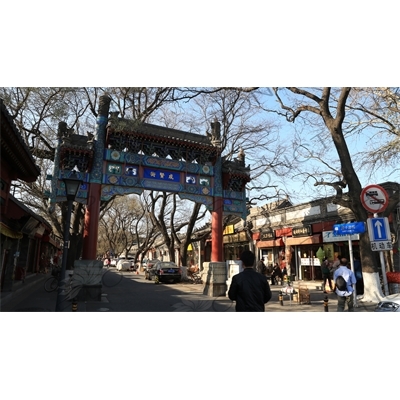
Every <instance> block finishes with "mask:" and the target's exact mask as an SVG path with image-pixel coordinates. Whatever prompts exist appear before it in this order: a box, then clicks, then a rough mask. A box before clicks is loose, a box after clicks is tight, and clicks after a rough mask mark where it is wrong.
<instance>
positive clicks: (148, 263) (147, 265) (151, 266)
mask: <svg viewBox="0 0 400 400" xmlns="http://www.w3.org/2000/svg"><path fill="white" fill-rule="evenodd" d="M159 261H160V260H159V259H157V258H153V259H152V260H146V264H145V266H144V269H145V271H147V270H148V269H150V268H153V266H154V264H155V263H158V262H159Z"/></svg>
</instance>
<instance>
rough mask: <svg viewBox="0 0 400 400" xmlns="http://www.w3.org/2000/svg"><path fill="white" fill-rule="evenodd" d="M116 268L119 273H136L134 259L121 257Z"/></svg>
mask: <svg viewBox="0 0 400 400" xmlns="http://www.w3.org/2000/svg"><path fill="white" fill-rule="evenodd" d="M116 268H117V270H118V271H135V270H136V267H135V259H134V258H133V257H128V258H126V257H120V258H119V259H118V262H117V265H116Z"/></svg>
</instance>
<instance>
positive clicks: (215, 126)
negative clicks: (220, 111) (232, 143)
mask: <svg viewBox="0 0 400 400" xmlns="http://www.w3.org/2000/svg"><path fill="white" fill-rule="evenodd" d="M206 134H207V137H208V138H209V139H210V141H211V144H212V145H213V146H215V147H221V123H220V122H218V119H217V117H214V122H211V133H210V132H208V131H206Z"/></svg>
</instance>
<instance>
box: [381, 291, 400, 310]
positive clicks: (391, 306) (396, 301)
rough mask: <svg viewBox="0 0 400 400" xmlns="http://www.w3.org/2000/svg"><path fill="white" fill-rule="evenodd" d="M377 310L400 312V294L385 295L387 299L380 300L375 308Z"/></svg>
mask: <svg viewBox="0 0 400 400" xmlns="http://www.w3.org/2000/svg"><path fill="white" fill-rule="evenodd" d="M375 311H376V312H385V311H391V312H393V311H394V312H400V294H399V293H396V294H391V295H389V296H386V297H385V300H383V301H380V302H379V304H378V305H377V306H376V308H375Z"/></svg>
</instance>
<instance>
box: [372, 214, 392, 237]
mask: <svg viewBox="0 0 400 400" xmlns="http://www.w3.org/2000/svg"><path fill="white" fill-rule="evenodd" d="M367 223H368V233H369V239H370V240H371V241H372V242H377V241H386V240H389V239H390V229H389V221H388V219H387V218H368V220H367Z"/></svg>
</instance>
